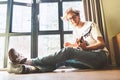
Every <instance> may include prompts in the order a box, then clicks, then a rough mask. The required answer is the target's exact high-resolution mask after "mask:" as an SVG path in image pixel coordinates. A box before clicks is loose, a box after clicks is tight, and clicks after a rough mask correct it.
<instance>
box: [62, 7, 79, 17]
mask: <svg viewBox="0 0 120 80" xmlns="http://www.w3.org/2000/svg"><path fill="white" fill-rule="evenodd" d="M69 13H75V14H76V15H79V14H80V11H79V10H76V9H73V8H68V9H67V10H66V11H65V15H64V16H63V17H62V19H67V15H68V14H69Z"/></svg>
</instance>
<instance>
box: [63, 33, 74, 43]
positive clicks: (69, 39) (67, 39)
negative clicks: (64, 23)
mask: <svg viewBox="0 0 120 80" xmlns="http://www.w3.org/2000/svg"><path fill="white" fill-rule="evenodd" d="M64 42H73V35H72V34H65V35H64Z"/></svg>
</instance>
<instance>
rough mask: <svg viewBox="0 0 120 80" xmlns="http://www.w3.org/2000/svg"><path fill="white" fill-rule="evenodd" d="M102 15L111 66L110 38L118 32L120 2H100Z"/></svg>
mask: <svg viewBox="0 0 120 80" xmlns="http://www.w3.org/2000/svg"><path fill="white" fill-rule="evenodd" d="M102 7H103V15H104V20H105V26H106V28H107V34H108V40H109V45H110V53H111V55H112V64H113V65H115V57H114V56H115V55H114V49H113V43H112V37H113V36H115V35H116V34H117V33H119V32H120V8H119V7H120V0H102Z"/></svg>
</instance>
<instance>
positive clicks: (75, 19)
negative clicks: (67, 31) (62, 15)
mask: <svg viewBox="0 0 120 80" xmlns="http://www.w3.org/2000/svg"><path fill="white" fill-rule="evenodd" d="M67 20H68V21H69V22H70V23H71V24H72V25H73V26H78V24H79V22H80V18H79V15H77V14H75V13H69V14H68V15H67Z"/></svg>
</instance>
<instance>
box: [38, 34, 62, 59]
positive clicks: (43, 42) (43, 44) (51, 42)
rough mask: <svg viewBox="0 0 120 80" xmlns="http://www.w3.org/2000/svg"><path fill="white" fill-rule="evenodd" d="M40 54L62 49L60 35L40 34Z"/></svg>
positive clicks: (43, 54) (40, 55)
mask: <svg viewBox="0 0 120 80" xmlns="http://www.w3.org/2000/svg"><path fill="white" fill-rule="evenodd" d="M38 43H39V44H38V56H39V57H43V56H46V55H49V54H53V53H55V52H56V51H57V50H58V49H60V36H59V35H40V36H39V42H38Z"/></svg>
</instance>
